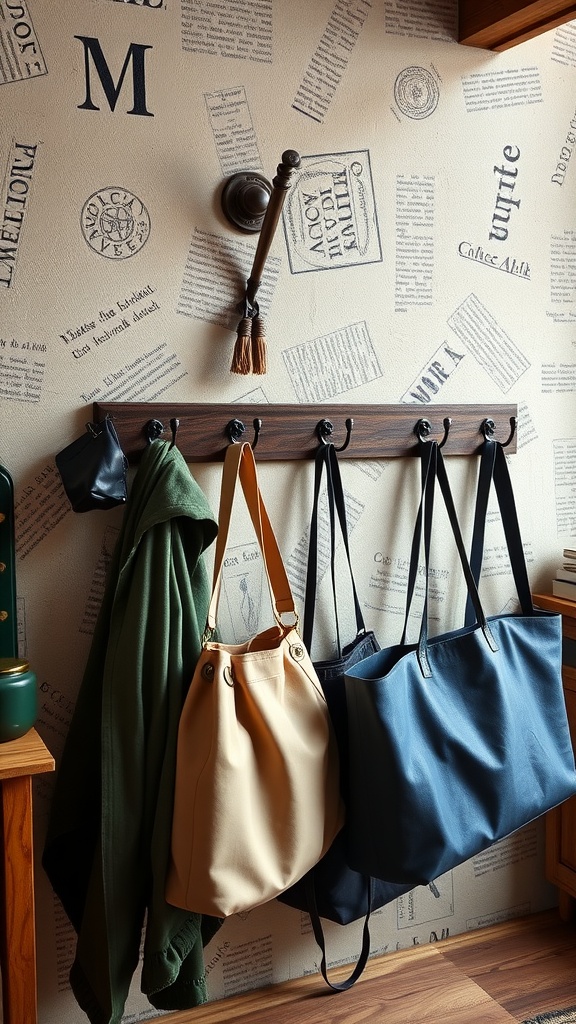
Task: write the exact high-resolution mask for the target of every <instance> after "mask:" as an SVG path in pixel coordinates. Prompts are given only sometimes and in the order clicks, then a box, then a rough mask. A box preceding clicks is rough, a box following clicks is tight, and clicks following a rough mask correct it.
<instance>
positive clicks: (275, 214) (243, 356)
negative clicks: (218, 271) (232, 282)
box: [230, 149, 300, 374]
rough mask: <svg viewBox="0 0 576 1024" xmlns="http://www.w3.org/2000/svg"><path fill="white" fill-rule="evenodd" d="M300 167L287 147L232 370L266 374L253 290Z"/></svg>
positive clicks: (241, 308) (244, 304)
mask: <svg viewBox="0 0 576 1024" xmlns="http://www.w3.org/2000/svg"><path fill="white" fill-rule="evenodd" d="M299 166H300V156H299V155H298V153H296V151H295V150H293V149H287V150H286V152H285V153H282V163H280V164H278V167H277V173H276V177H275V178H273V180H272V192H271V194H270V199H269V200H268V206H267V207H266V213H265V214H264V220H263V222H262V228H261V230H260V237H259V239H258V245H257V247H256V253H255V255H254V262H253V264H252V271H251V273H250V277H249V278H248V281H247V284H246V291H245V293H244V299H243V300H242V302H241V303H240V305H239V307H238V308H239V312H240V313H241V314H242V319H241V320H240V323H239V324H238V327H237V330H236V335H237V337H236V344H235V345H234V354H233V356H232V365H231V367H230V370H231V372H232V373H242V374H247V373H250V372H252V373H257V374H262V373H266V330H265V326H264V321H263V320H262V317H261V316H260V308H259V306H258V303H257V302H256V292H257V291H258V288H259V287H260V282H261V280H262V273H263V270H264V264H265V263H266V259H267V257H268V253H269V252H270V246H271V244H272V239H273V238H274V233H275V231H276V227H277V225H278V221H279V219H280V214H281V212H282V207H283V205H284V200H285V198H286V193H287V191H288V189H289V188H290V184H291V181H290V179H291V175H292V172H293V171H294V170H296V169H297V168H298V167H299Z"/></svg>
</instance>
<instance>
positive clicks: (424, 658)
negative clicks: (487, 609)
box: [404, 441, 498, 677]
mask: <svg viewBox="0 0 576 1024" xmlns="http://www.w3.org/2000/svg"><path fill="white" fill-rule="evenodd" d="M429 445H430V446H431V450H430V451H429V450H428V446H429ZM420 454H421V458H422V459H423V461H424V466H425V467H426V473H425V474H424V473H423V484H422V500H421V506H420V509H419V512H418V518H417V525H418V524H420V525H421V526H422V525H423V533H424V563H425V571H424V604H423V609H422V617H421V622H420V635H419V638H418V647H417V658H418V664H419V666H420V670H421V672H422V674H423V676H425V677H429V676H431V675H432V672H431V669H430V663H429V660H428V597H429V576H430V548H431V535H432V522H433V512H434V492H435V483H436V480H438V482H439V484H440V490H441V493H442V496H443V499H444V504H445V506H446V511H447V513H448V519H449V521H450V527H451V529H452V534H453V536H454V540H455V542H456V547H457V549H458V555H459V557H460V564H461V566H462V570H463V573H464V578H465V580H466V586H467V588H468V594H469V595H470V598H471V601H472V604H473V607H474V611H475V616H476V618H475V621H476V622H478V624H479V625H480V627H481V629H482V631H483V633H484V636H485V638H486V641H487V643H488V645H489V646H490V648H491V650H493V651H497V650H498V645H497V644H496V641H495V640H494V637H493V636H492V632H491V630H490V627H489V625H488V623H487V621H486V616H485V615H484V611H483V608H482V605H481V603H480V597H479V595H478V589H477V587H476V583H475V581H474V577H473V575H472V570H471V568H470V563H469V561H468V557H467V554H466V548H465V546H464V540H463V538H462V531H461V529H460V524H459V522H458V516H457V513H456V507H455V505H454V500H453V498H452V492H451V489H450V484H449V481H448V475H447V473H446V467H445V465H444V459H443V456H442V452H441V450H440V448H439V446H438V444H437V443H436V442H435V441H422V442H421V444H420ZM422 505H423V509H422ZM417 532H418V533H419V531H416V530H415V537H416V533H417ZM419 547H420V545H418V546H417V545H416V544H415V543H413V545H412V552H411V565H410V573H409V578H411V579H415V570H414V565H416V569H417V563H418V557H419ZM409 590H410V588H409ZM409 597H410V598H411V593H409ZM407 614H408V610H407ZM404 628H405V630H406V624H405V627H404Z"/></svg>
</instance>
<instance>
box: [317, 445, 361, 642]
mask: <svg viewBox="0 0 576 1024" xmlns="http://www.w3.org/2000/svg"><path fill="white" fill-rule="evenodd" d="M314 461H315V472H314V500H313V505H312V516H311V519H310V532H309V538H308V563H307V568H306V591H305V598H304V627H303V632H302V636H303V640H304V644H305V646H306V648H307V650H310V649H311V646H312V635H313V632H314V611H315V607H316V588H317V584H318V510H319V499H320V490H321V485H322V476H323V470H324V468H326V498H327V503H328V519H329V530H330V539H329V550H330V573H331V579H332V596H333V607H334V618H335V624H336V640H337V646H338V656H339V657H341V656H342V644H341V641H340V624H339V620H338V602H337V597H336V568H335V551H336V532H335V512H336V513H337V516H338V523H339V526H340V533H341V536H342V541H343V544H344V550H345V552H346V560H347V562H348V571H349V574H350V584H351V587H352V599H353V603H354V615H355V619H356V632H357V635H358V636H360V635H361V634H362V633H365V632H366V626H365V623H364V616H363V615H362V609H361V607H360V601H359V599H358V593H357V590H356V583H355V581H354V573H353V571H352V561H351V557H350V544H349V539H348V523H347V520H346V503H345V501H344V488H343V486H342V477H341V475H340V465H339V463H338V455H337V453H336V449H335V447H334V445H333V444H332V443H331V442H329V443H328V444H325V443H323V444H322V445H320V447H319V448H318V450H317V452H316V455H315V460H314Z"/></svg>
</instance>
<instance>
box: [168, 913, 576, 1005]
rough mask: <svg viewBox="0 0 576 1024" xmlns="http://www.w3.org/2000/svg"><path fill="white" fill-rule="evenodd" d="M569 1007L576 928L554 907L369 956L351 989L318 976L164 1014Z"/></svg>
mask: <svg viewBox="0 0 576 1024" xmlns="http://www.w3.org/2000/svg"><path fill="white" fill-rule="evenodd" d="M338 976H339V975H338V972H334V977H338ZM340 976H342V977H345V976H346V972H345V971H341V972H340ZM572 1005H576V925H575V924H573V923H565V922H563V921H561V920H560V917H559V916H558V912H557V911H556V910H553V911H547V912H546V913H544V914H535V915H531V916H530V917H527V918H522V919H520V920H516V921H511V922H507V923H505V924H501V925H496V926H494V927H491V928H485V929H482V930H481V931H476V932H472V933H467V934H466V935H462V936H456V937H455V938H448V939H445V940H443V941H442V942H438V943H434V944H433V945H430V946H420V947H416V948H413V949H409V950H401V951H400V952H398V953H390V954H388V955H387V956H384V957H379V958H377V959H373V960H370V961H369V963H368V966H367V968H366V971H365V973H364V975H363V977H362V979H361V980H360V981H359V982H358V983H357V984H356V985H355V986H354V988H352V989H350V990H349V991H348V992H343V993H338V994H335V995H333V994H331V993H330V992H329V990H328V989H327V988H326V986H325V985H324V982H323V981H322V979H321V977H320V976H316V975H315V976H313V977H308V978H301V979H298V980H296V981H290V982H286V983H284V984H280V985H273V986H271V987H270V988H267V989H261V990H260V991H258V992H251V993H246V994H244V995H242V996H234V997H232V998H230V999H226V1000H222V1001H221V1002H217V1003H209V1004H207V1005H205V1006H201V1007H197V1008H196V1009H195V1010H190V1011H185V1012H182V1013H175V1014H171V1015H169V1016H168V1017H162V1021H166V1024H233V1022H235V1024H248V1021H249V1022H250V1024H518V1022H519V1021H523V1020H526V1019H527V1018H529V1017H532V1016H534V1015H535V1014H538V1013H543V1012H546V1011H549V1010H557V1009H561V1008H563V1007H566V1006H572Z"/></svg>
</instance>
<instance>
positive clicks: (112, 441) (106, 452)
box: [56, 416, 128, 512]
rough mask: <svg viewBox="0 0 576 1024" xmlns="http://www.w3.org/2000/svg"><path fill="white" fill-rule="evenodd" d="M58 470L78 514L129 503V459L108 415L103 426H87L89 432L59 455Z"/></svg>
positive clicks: (93, 424) (57, 459)
mask: <svg viewBox="0 0 576 1024" xmlns="http://www.w3.org/2000/svg"><path fill="white" fill-rule="evenodd" d="M56 467H57V469H58V472H59V473H60V476H61V477H62V483H63V484H64V490H65V491H66V494H67V496H68V500H69V501H70V504H71V505H72V508H73V509H74V511H75V512H90V511H92V510H93V509H108V508H114V506H115V505H122V504H123V503H124V502H125V501H126V497H127V489H126V472H127V469H128V460H127V458H126V456H125V455H124V452H123V451H122V448H121V447H120V441H119V440H118V435H117V433H116V430H115V428H114V424H113V423H112V420H111V419H110V417H108V416H107V417H106V419H105V420H103V421H102V423H87V424H86V433H85V434H83V435H82V437H79V438H77V439H76V441H73V442H72V444H69V445H68V446H67V447H66V448H63V449H62V451H61V452H58V455H57V456H56Z"/></svg>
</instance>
